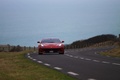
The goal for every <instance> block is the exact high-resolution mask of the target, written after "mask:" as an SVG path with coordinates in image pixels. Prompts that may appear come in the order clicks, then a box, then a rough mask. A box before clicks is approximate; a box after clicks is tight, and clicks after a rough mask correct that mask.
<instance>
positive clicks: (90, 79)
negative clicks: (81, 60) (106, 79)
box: [88, 78, 96, 80]
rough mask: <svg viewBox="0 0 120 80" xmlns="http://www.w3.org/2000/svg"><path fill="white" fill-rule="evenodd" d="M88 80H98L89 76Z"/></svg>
mask: <svg viewBox="0 0 120 80" xmlns="http://www.w3.org/2000/svg"><path fill="white" fill-rule="evenodd" d="M88 80H96V79H93V78H89V79H88Z"/></svg>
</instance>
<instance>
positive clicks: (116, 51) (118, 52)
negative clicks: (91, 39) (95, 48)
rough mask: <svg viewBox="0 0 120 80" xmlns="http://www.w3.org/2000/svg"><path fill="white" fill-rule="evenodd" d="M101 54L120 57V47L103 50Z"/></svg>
mask: <svg viewBox="0 0 120 80" xmlns="http://www.w3.org/2000/svg"><path fill="white" fill-rule="evenodd" d="M100 54H101V55H105V56H112V57H119V58H120V47H117V48H114V49H112V50H109V51H106V52H101V53H100Z"/></svg>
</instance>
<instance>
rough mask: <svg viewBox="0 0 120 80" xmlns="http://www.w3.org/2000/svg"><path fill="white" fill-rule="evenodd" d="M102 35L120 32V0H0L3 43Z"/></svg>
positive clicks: (29, 43)
mask: <svg viewBox="0 0 120 80" xmlns="http://www.w3.org/2000/svg"><path fill="white" fill-rule="evenodd" d="M102 34H114V35H118V34H120V0H0V44H10V45H22V46H37V41H40V40H41V39H43V38H59V39H60V40H64V41H65V44H70V43H72V42H73V41H76V40H83V39H87V38H90V37H93V36H96V35H102Z"/></svg>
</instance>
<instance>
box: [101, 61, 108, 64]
mask: <svg viewBox="0 0 120 80" xmlns="http://www.w3.org/2000/svg"><path fill="white" fill-rule="evenodd" d="M102 63H105V64H109V63H110V62H106V61H102Z"/></svg>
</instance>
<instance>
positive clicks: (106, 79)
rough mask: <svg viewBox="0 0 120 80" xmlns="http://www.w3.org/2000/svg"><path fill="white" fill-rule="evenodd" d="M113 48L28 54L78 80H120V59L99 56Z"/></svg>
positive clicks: (29, 56) (30, 57) (36, 60)
mask: <svg viewBox="0 0 120 80" xmlns="http://www.w3.org/2000/svg"><path fill="white" fill-rule="evenodd" d="M111 48H113V47H104V48H85V49H69V50H66V51H65V54H64V55H60V54H57V53H46V54H43V55H38V54H37V53H28V54H27V57H28V58H29V59H31V60H33V61H35V62H37V63H40V64H43V65H45V66H48V67H50V68H53V69H56V70H58V71H61V72H62V73H65V74H69V75H70V76H73V77H76V78H77V79H78V80H120V58H112V57H109V56H102V55H99V54H98V52H101V51H106V50H109V49H111Z"/></svg>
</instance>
